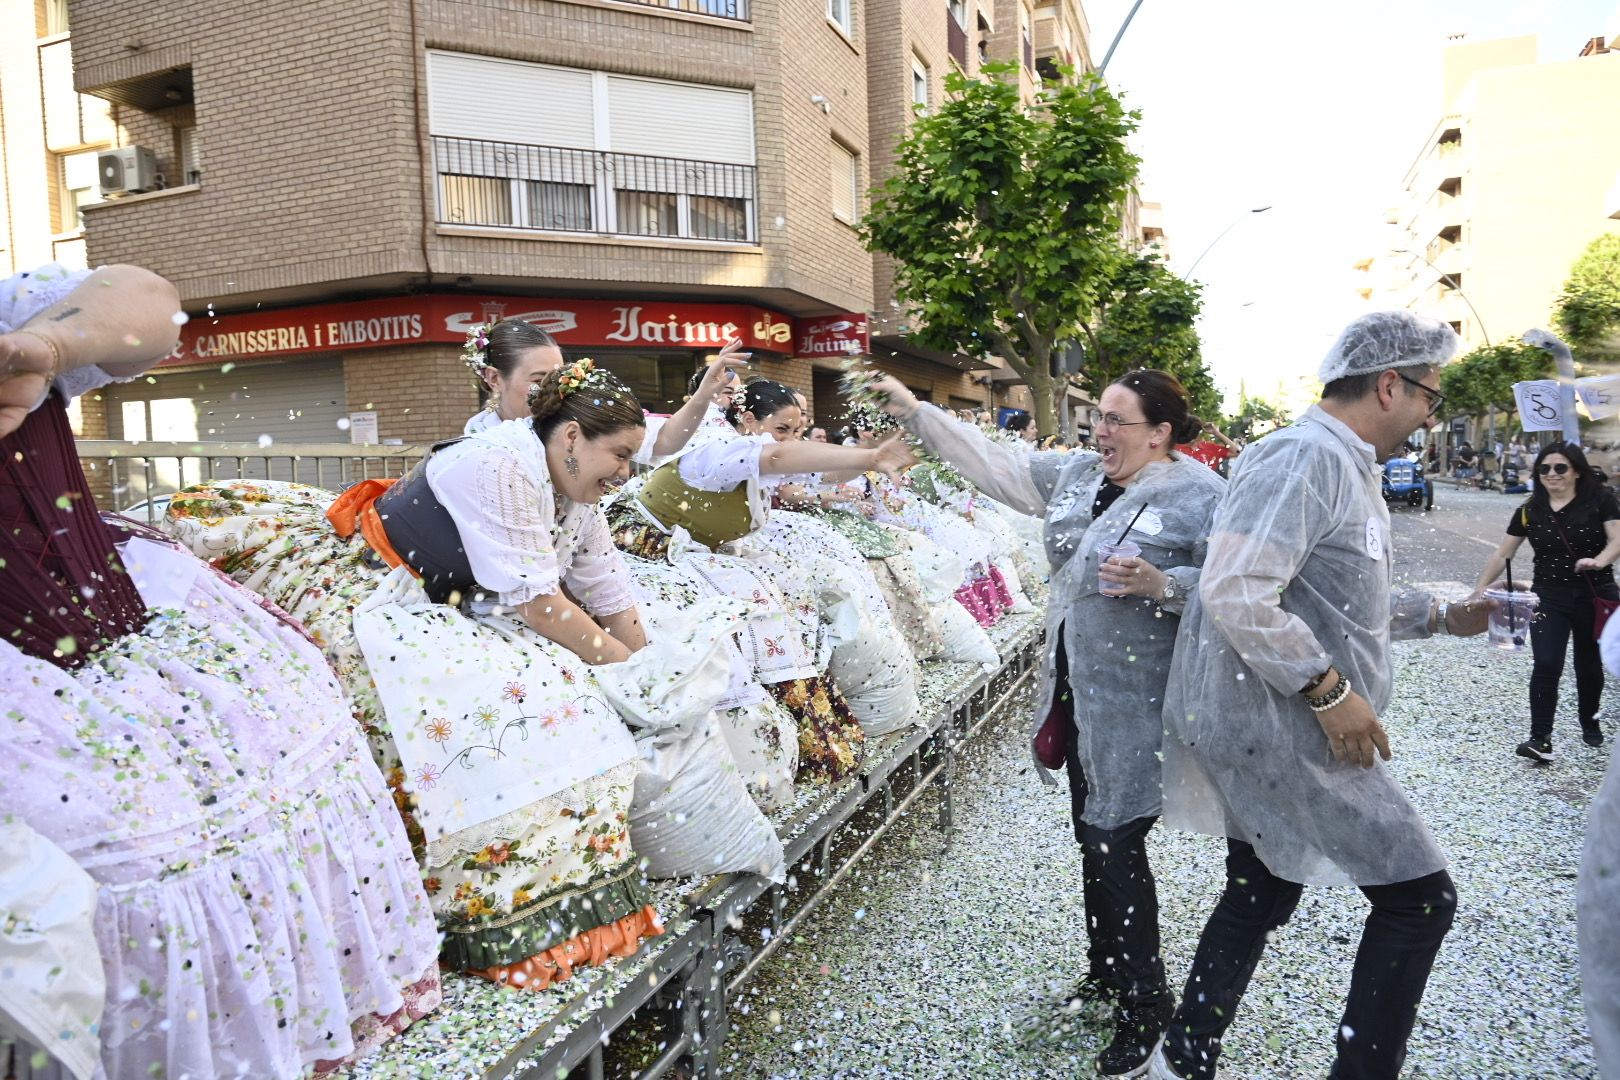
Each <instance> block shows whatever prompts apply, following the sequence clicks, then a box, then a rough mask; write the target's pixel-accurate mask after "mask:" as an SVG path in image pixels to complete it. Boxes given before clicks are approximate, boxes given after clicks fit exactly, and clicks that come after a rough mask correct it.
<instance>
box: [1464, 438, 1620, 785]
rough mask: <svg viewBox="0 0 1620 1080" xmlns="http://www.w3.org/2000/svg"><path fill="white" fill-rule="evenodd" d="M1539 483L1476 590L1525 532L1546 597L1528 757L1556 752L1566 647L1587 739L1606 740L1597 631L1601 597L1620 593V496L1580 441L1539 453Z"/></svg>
mask: <svg viewBox="0 0 1620 1080" xmlns="http://www.w3.org/2000/svg"><path fill="white" fill-rule="evenodd" d="M1533 472H1534V476H1535V486H1534V488H1533V489H1532V491H1531V493H1530V497H1529V498H1528V499H1526V500H1525V501H1524V504H1523V505H1522V506H1520V507H1519V508H1518V509H1517V510H1515V511H1513V517H1512V518H1511V519H1509V521H1508V527H1507V536H1505V537H1504V538H1503V539H1502V544H1501V546H1500V547H1498V548H1497V549H1496V552H1495V554H1493V555H1492V556H1491V557H1490V558H1489V559H1487V560H1486V561H1485V569H1484V571H1483V572H1482V573H1481V574H1480V575H1479V583H1478V584H1477V585H1476V586H1475V588H1474V596H1476V597H1477V596H1479V595H1481V594H1482V593H1484V591H1485V590H1486V589H1487V588H1501V587H1503V586H1504V585H1505V584H1506V582H1505V581H1498V580H1497V578H1498V577H1500V576H1501V574H1502V570H1503V568H1504V567H1505V566H1506V565H1507V560H1509V559H1511V558H1512V557H1513V554H1514V552H1516V551H1518V550H1519V546H1520V545H1521V544H1523V543H1524V541H1525V540H1527V539H1528V540H1529V541H1530V550H1531V551H1532V552H1534V553H1535V576H1534V577H1533V578H1532V580H1531V582H1530V587H1531V589H1532V590H1533V591H1534V592H1535V594H1536V596H1537V597H1539V598H1540V601H1541V602H1540V604H1539V605H1538V606H1537V610H1536V617H1535V621H1533V622H1532V623H1531V624H1530V650H1531V653H1532V654H1533V655H1534V657H1535V666H1534V668H1533V669H1532V671H1531V674H1530V737H1529V738H1528V739H1526V740H1525V741H1524V742H1522V743H1520V744H1519V748H1518V750H1517V753H1518V754H1519V756H1520V757H1527V758H1530V759H1531V760H1532V761H1551V760H1552V758H1553V747H1552V730H1553V714H1554V713H1555V712H1556V711H1557V709H1558V680H1559V679H1560V678H1562V677H1563V674H1564V654H1565V652H1566V650H1567V649H1568V647H1569V643H1570V642H1571V641H1573V642H1574V646H1575V696H1576V699H1577V704H1578V705H1579V707H1580V718H1581V739H1582V740H1583V741H1584V742H1585V743H1586V745H1587V746H1601V745H1602V744H1603V729H1602V728H1601V727H1600V726H1599V725H1598V719H1597V712H1598V705H1599V702H1600V699H1601V698H1602V696H1603V664H1602V662H1601V661H1600V660H1599V658H1598V647H1597V640H1596V634H1595V633H1594V629H1595V627H1594V621H1593V604H1592V601H1593V599H1594V598H1600V599H1604V600H1617V599H1620V591H1616V588H1615V582H1614V563H1615V560H1616V559H1620V503H1616V501H1615V497H1614V495H1612V494H1611V493H1610V492H1609V490H1608V488H1607V487H1605V486H1604V483H1603V479H1602V477H1600V476H1599V475H1598V474H1597V473H1596V472H1594V471H1593V470H1592V467H1591V466H1590V465H1588V464H1587V462H1586V455H1585V454H1584V453H1582V452H1581V448H1580V447H1579V446H1576V445H1574V444H1573V443H1561V442H1560V443H1552V444H1551V445H1549V446H1547V447H1545V448H1543V449H1542V451H1541V453H1540V454H1537V455H1536V464H1535V468H1534V470H1533Z"/></svg>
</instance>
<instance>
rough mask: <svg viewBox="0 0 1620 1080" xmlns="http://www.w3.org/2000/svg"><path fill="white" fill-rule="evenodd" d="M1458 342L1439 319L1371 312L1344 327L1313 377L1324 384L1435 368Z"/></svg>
mask: <svg viewBox="0 0 1620 1080" xmlns="http://www.w3.org/2000/svg"><path fill="white" fill-rule="evenodd" d="M1461 342H1462V339H1461V338H1459V337H1458V336H1457V333H1456V331H1454V330H1452V328H1451V327H1449V326H1447V325H1446V324H1445V323H1443V322H1441V321H1440V320H1439V319H1431V318H1429V317H1428V316H1426V315H1417V314H1414V313H1413V312H1410V311H1375V312H1373V313H1371V314H1369V315H1363V316H1361V317H1360V318H1359V319H1356V320H1355V321H1354V322H1352V323H1351V324H1350V325H1349V326H1346V327H1345V328H1344V332H1343V333H1341V334H1340V335H1339V340H1337V341H1335V342H1334V343H1333V348H1331V349H1329V350H1328V354H1327V356H1326V357H1324V358H1323V360H1322V369H1321V371H1319V372H1318V373H1317V378H1319V379H1320V380H1321V381H1322V382H1323V383H1324V384H1326V383H1330V382H1333V381H1334V380H1335V379H1343V378H1346V377H1347V376H1351V375H1366V374H1369V373H1371V372H1375V371H1388V370H1389V369H1390V368H1400V367H1416V366H1417V365H1419V364H1429V365H1431V366H1433V367H1439V366H1440V365H1442V364H1444V363H1445V362H1446V361H1448V360H1450V359H1451V358H1452V356H1454V355H1455V354H1456V352H1457V346H1458V345H1460V344H1461Z"/></svg>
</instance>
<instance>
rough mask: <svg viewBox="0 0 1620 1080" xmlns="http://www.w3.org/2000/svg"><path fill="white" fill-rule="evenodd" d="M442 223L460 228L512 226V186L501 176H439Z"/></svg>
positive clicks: (444, 174) (445, 174)
mask: <svg viewBox="0 0 1620 1080" xmlns="http://www.w3.org/2000/svg"><path fill="white" fill-rule="evenodd" d="M439 213H440V215H441V217H440V220H442V221H448V222H451V223H453V224H457V225H512V224H515V222H514V221H513V219H512V184H511V182H510V181H508V180H506V179H504V178H502V177H498V176H458V175H455V174H453V173H440V174H439Z"/></svg>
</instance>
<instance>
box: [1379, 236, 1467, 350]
mask: <svg viewBox="0 0 1620 1080" xmlns="http://www.w3.org/2000/svg"><path fill="white" fill-rule="evenodd" d="M1390 254H1392V255H1410V256H1412V258H1414V259H1416V260H1417V261H1418V262H1420V263H1422V264H1423V265H1424V266H1427V267H1428V268H1429V269H1430V270H1433V271H1434V272H1435V273H1436V274H1439V275H1440V280H1441V281H1443V282H1445V283H1446V284H1447V285H1449V286H1451V291H1452V292H1454V293H1456V294H1457V295H1458V296H1460V297H1462V299H1463V303H1465V304H1467V305H1468V310H1469V311H1470V312H1471V313H1472V314H1473V316H1474V321H1475V322H1477V323H1478V324H1479V336H1480V337H1481V338H1484V339H1485V344H1487V345H1489V344H1490V343H1491V335H1490V334H1489V333H1488V332H1487V331H1486V329H1485V320H1484V319H1482V318H1480V317H1479V309H1478V308H1476V307H1475V306H1474V302H1473V301H1472V300H1470V299H1468V294H1467V293H1465V292H1463V291H1462V286H1461V285H1458V284H1457V279H1456V278H1454V277H1452V276H1451V275H1450V274H1448V273H1446V272H1445V271H1444V270H1442V269H1440V268H1439V267H1438V266H1436V265H1434V263H1432V262H1430V261H1429V260H1428V259H1426V258H1424V257H1423V256H1422V255H1419V254H1418V253H1417V252H1415V251H1409V250H1407V249H1406V248H1400V249H1398V250H1396V251H1392V252H1390Z"/></svg>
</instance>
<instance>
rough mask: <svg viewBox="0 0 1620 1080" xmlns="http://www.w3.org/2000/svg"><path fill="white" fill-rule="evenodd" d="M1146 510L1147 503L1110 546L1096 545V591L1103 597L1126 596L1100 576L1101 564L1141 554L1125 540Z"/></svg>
mask: <svg viewBox="0 0 1620 1080" xmlns="http://www.w3.org/2000/svg"><path fill="white" fill-rule="evenodd" d="M1146 509H1147V503H1143V504H1142V505H1141V506H1140V507H1139V508H1137V511H1136V516H1135V517H1133V518H1131V523H1130V524H1129V525H1127V526H1125V531H1124V532H1122V533H1120V534H1119V536H1118V538H1116V539H1115V540H1114V542H1113V543H1112V544H1110V543H1107V542H1104V543H1101V544H1098V545H1097V591H1098V592H1100V593H1102V594H1103V595H1104V596H1124V595H1126V593H1125V590H1124V589H1123V588H1122V587H1120V586H1118V585H1112V584H1110V583H1109V582H1108V581H1107V580H1106V579H1105V578H1104V577H1103V576H1102V567H1103V563H1105V562H1107V561H1108V560H1109V559H1134V558H1136V557H1137V556H1138V555H1140V554H1142V549H1141V547H1139V546H1138V545H1137V543H1136V541H1134V540H1127V539H1125V538H1126V537H1127V536H1129V535H1130V534H1131V530H1132V529H1134V528H1136V521H1137V518H1140V517H1141V516H1142V512H1143V511H1144V510H1146Z"/></svg>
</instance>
